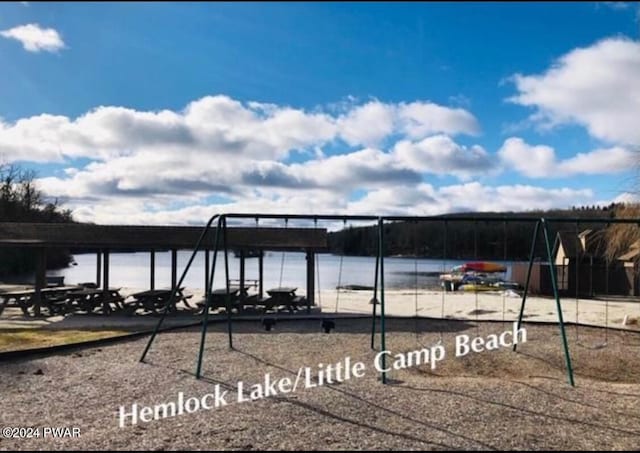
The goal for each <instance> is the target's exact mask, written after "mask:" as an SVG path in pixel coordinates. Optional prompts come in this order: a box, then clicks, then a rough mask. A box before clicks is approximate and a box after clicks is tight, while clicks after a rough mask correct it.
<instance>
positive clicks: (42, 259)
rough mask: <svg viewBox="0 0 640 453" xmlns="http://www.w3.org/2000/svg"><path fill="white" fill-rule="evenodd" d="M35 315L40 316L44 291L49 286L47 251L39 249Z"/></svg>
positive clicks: (34, 296)
mask: <svg viewBox="0 0 640 453" xmlns="http://www.w3.org/2000/svg"><path fill="white" fill-rule="evenodd" d="M36 260H37V262H36V275H35V293H34V295H33V298H34V308H33V310H34V314H35V315H36V316H40V312H41V310H42V289H43V288H44V287H45V286H46V285H47V250H46V249H45V248H39V249H38V251H37V258H36Z"/></svg>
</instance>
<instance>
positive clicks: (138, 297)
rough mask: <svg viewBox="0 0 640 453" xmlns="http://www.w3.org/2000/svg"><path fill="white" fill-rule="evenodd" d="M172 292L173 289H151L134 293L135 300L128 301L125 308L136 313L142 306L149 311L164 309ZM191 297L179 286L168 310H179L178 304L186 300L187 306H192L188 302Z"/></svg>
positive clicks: (156, 311)
mask: <svg viewBox="0 0 640 453" xmlns="http://www.w3.org/2000/svg"><path fill="white" fill-rule="evenodd" d="M172 293H173V290H172V289H150V290H147V291H142V292H139V293H135V294H132V295H131V296H132V297H133V298H134V300H133V302H128V303H126V308H125V309H126V310H127V311H128V312H130V313H134V312H135V311H136V310H137V309H139V308H142V309H144V310H145V311H147V312H152V313H158V311H159V310H163V309H164V308H165V307H166V306H167V303H168V302H169V300H170V299H171V294H172ZM191 297H192V295H188V296H187V295H185V294H184V287H181V288H178V289H177V291H176V297H175V298H174V300H173V302H172V304H171V305H170V306H169V307H168V310H169V311H170V312H171V311H177V307H176V305H177V303H178V302H181V301H182V302H184V304H185V305H186V306H187V307H189V308H192V307H191V305H189V302H188V299H190V298H191Z"/></svg>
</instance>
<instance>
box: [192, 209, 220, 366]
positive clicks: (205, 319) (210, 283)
mask: <svg viewBox="0 0 640 453" xmlns="http://www.w3.org/2000/svg"><path fill="white" fill-rule="evenodd" d="M221 223H222V221H221V219H218V227H217V228H216V242H215V246H214V249H213V263H212V267H211V277H209V276H207V288H205V303H204V315H203V319H202V334H201V336H200V350H199V351H198V365H197V367H196V379H200V376H201V375H202V358H203V356H204V345H205V340H206V337H207V327H208V322H209V307H210V305H211V287H212V286H213V276H214V274H215V271H216V259H217V257H218V247H219V244H220V229H221ZM205 251H206V253H207V254H209V252H208V251H207V250H205Z"/></svg>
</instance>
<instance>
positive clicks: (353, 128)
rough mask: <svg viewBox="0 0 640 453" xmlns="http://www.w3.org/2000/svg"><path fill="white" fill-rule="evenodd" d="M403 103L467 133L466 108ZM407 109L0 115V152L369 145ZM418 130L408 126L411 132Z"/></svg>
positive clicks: (111, 109) (431, 124)
mask: <svg viewBox="0 0 640 453" xmlns="http://www.w3.org/2000/svg"><path fill="white" fill-rule="evenodd" d="M409 105H410V106H412V109H420V107H419V106H421V105H422V106H424V107H425V108H426V109H427V110H428V111H430V112H431V113H430V114H429V115H422V116H420V115H418V116H416V117H414V118H413V119H412V120H411V121H412V122H411V127H412V128H415V129H420V130H421V131H423V132H424V133H426V132H427V131H433V132H442V131H444V132H449V133H450V134H457V133H467V132H469V131H470V130H471V129H470V123H469V121H471V123H474V124H475V122H476V121H475V118H474V117H473V115H471V114H470V113H468V112H466V111H464V110H460V109H455V110H451V109H448V108H446V107H440V106H436V105H434V104H431V103H425V102H414V103H412V104H409ZM406 108H407V105H404V104H383V103H379V102H377V101H375V102H370V103H368V104H365V105H363V106H353V105H352V106H351V109H350V110H349V111H347V112H345V113H343V114H340V115H331V114H329V113H323V112H307V111H304V110H301V109H294V108H290V107H286V106H284V107H283V106H275V105H272V104H261V103H257V102H251V103H247V104H246V105H245V104H242V103H241V102H239V101H236V100H234V99H231V98H229V97H227V96H207V97H204V98H201V99H198V100H195V101H193V102H191V103H190V104H189V105H187V107H186V108H185V109H184V110H183V111H171V110H162V111H158V112H152V111H136V110H133V109H128V108H124V107H115V106H101V107H98V108H96V109H94V110H91V111H89V112H87V113H86V114H84V115H82V116H80V117H79V118H76V119H72V118H68V117H65V116H54V115H48V114H42V115H38V116H33V117H29V118H23V119H20V120H18V121H16V122H15V123H13V124H10V123H3V122H2V121H0V154H4V155H5V158H6V159H8V160H18V159H20V160H32V161H39V162H43V161H59V160H60V159H63V158H64V157H89V158H91V159H99V160H105V159H110V158H114V157H118V156H124V155H129V154H132V153H136V152H138V151H139V150H142V149H143V148H147V147H153V148H154V149H156V150H160V152H161V151H162V149H161V148H163V147H173V148H176V147H179V148H181V149H182V150H183V152H185V153H187V154H194V153H203V154H204V155H206V156H208V157H209V158H212V157H213V156H218V157H231V156H233V157H234V158H235V159H240V158H244V159H249V158H251V159H261V160H263V159H285V158H287V156H288V155H289V154H290V153H291V152H292V151H293V150H306V151H307V150H308V151H314V152H316V151H317V148H318V147H321V146H323V145H326V144H328V143H331V142H333V141H335V140H338V139H342V140H344V141H346V142H347V143H348V144H350V145H351V146H359V145H362V146H369V145H370V144H371V143H374V142H378V141H381V140H382V139H384V138H385V137H387V136H389V135H394V134H396V135H397V134H403V133H404V130H405V128H406V127H407V124H406V111H405V110H406ZM421 121H423V122H421ZM458 121H459V122H458ZM416 134H417V131H410V136H412V137H413V136H415V135H416ZM418 135H419V134H418Z"/></svg>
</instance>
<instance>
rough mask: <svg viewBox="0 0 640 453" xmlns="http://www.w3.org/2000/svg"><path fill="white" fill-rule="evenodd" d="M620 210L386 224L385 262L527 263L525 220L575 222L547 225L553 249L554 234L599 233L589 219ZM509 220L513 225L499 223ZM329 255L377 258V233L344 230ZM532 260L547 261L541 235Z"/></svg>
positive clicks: (529, 225)
mask: <svg viewBox="0 0 640 453" xmlns="http://www.w3.org/2000/svg"><path fill="white" fill-rule="evenodd" d="M618 208H619V205H617V204H610V205H607V206H593V207H585V208H575V207H572V208H570V209H555V210H548V211H529V212H488V213H481V214H480V213H477V214H476V215H478V216H482V217H483V218H487V217H489V218H495V220H490V221H485V220H478V221H468V220H460V221H457V220H450V221H447V222H446V224H445V222H444V221H443V220H433V221H406V222H405V221H403V222H389V223H386V224H385V227H384V228H385V231H384V236H385V243H384V246H385V250H384V253H385V255H386V256H411V257H413V256H416V257H421V258H431V259H442V258H447V259H463V260H474V259H478V260H509V261H515V260H527V259H528V258H529V253H530V250H531V242H532V239H533V232H534V228H535V222H526V221H519V220H517V219H518V218H523V217H537V218H540V217H549V218H578V219H580V222H579V223H578V224H577V225H576V224H575V223H553V222H552V223H550V224H549V233H550V240H551V242H552V243H551V246H552V247H553V242H554V241H555V237H556V233H557V232H558V231H569V232H576V230H577V231H578V232H581V231H584V230H586V229H592V230H601V229H603V228H604V226H605V225H603V224H602V223H589V219H590V218H603V217H609V218H614V217H615V213H616V211H617V209H618ZM472 215H474V213H461V214H457V215H455V214H454V215H449V216H448V218H450V219H451V218H453V219H455V217H465V216H466V217H469V216H472ZM505 216H508V217H511V218H513V219H515V220H510V221H503V220H502V218H503V217H505ZM329 247H330V250H331V252H332V253H335V254H343V255H364V256H374V255H375V254H377V253H378V227H377V226H367V227H348V228H346V229H343V230H341V231H337V232H332V233H330V234H329ZM535 256H536V257H545V256H546V248H545V243H544V240H543V235H542V231H540V232H539V235H538V240H537V242H536V247H535Z"/></svg>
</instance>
